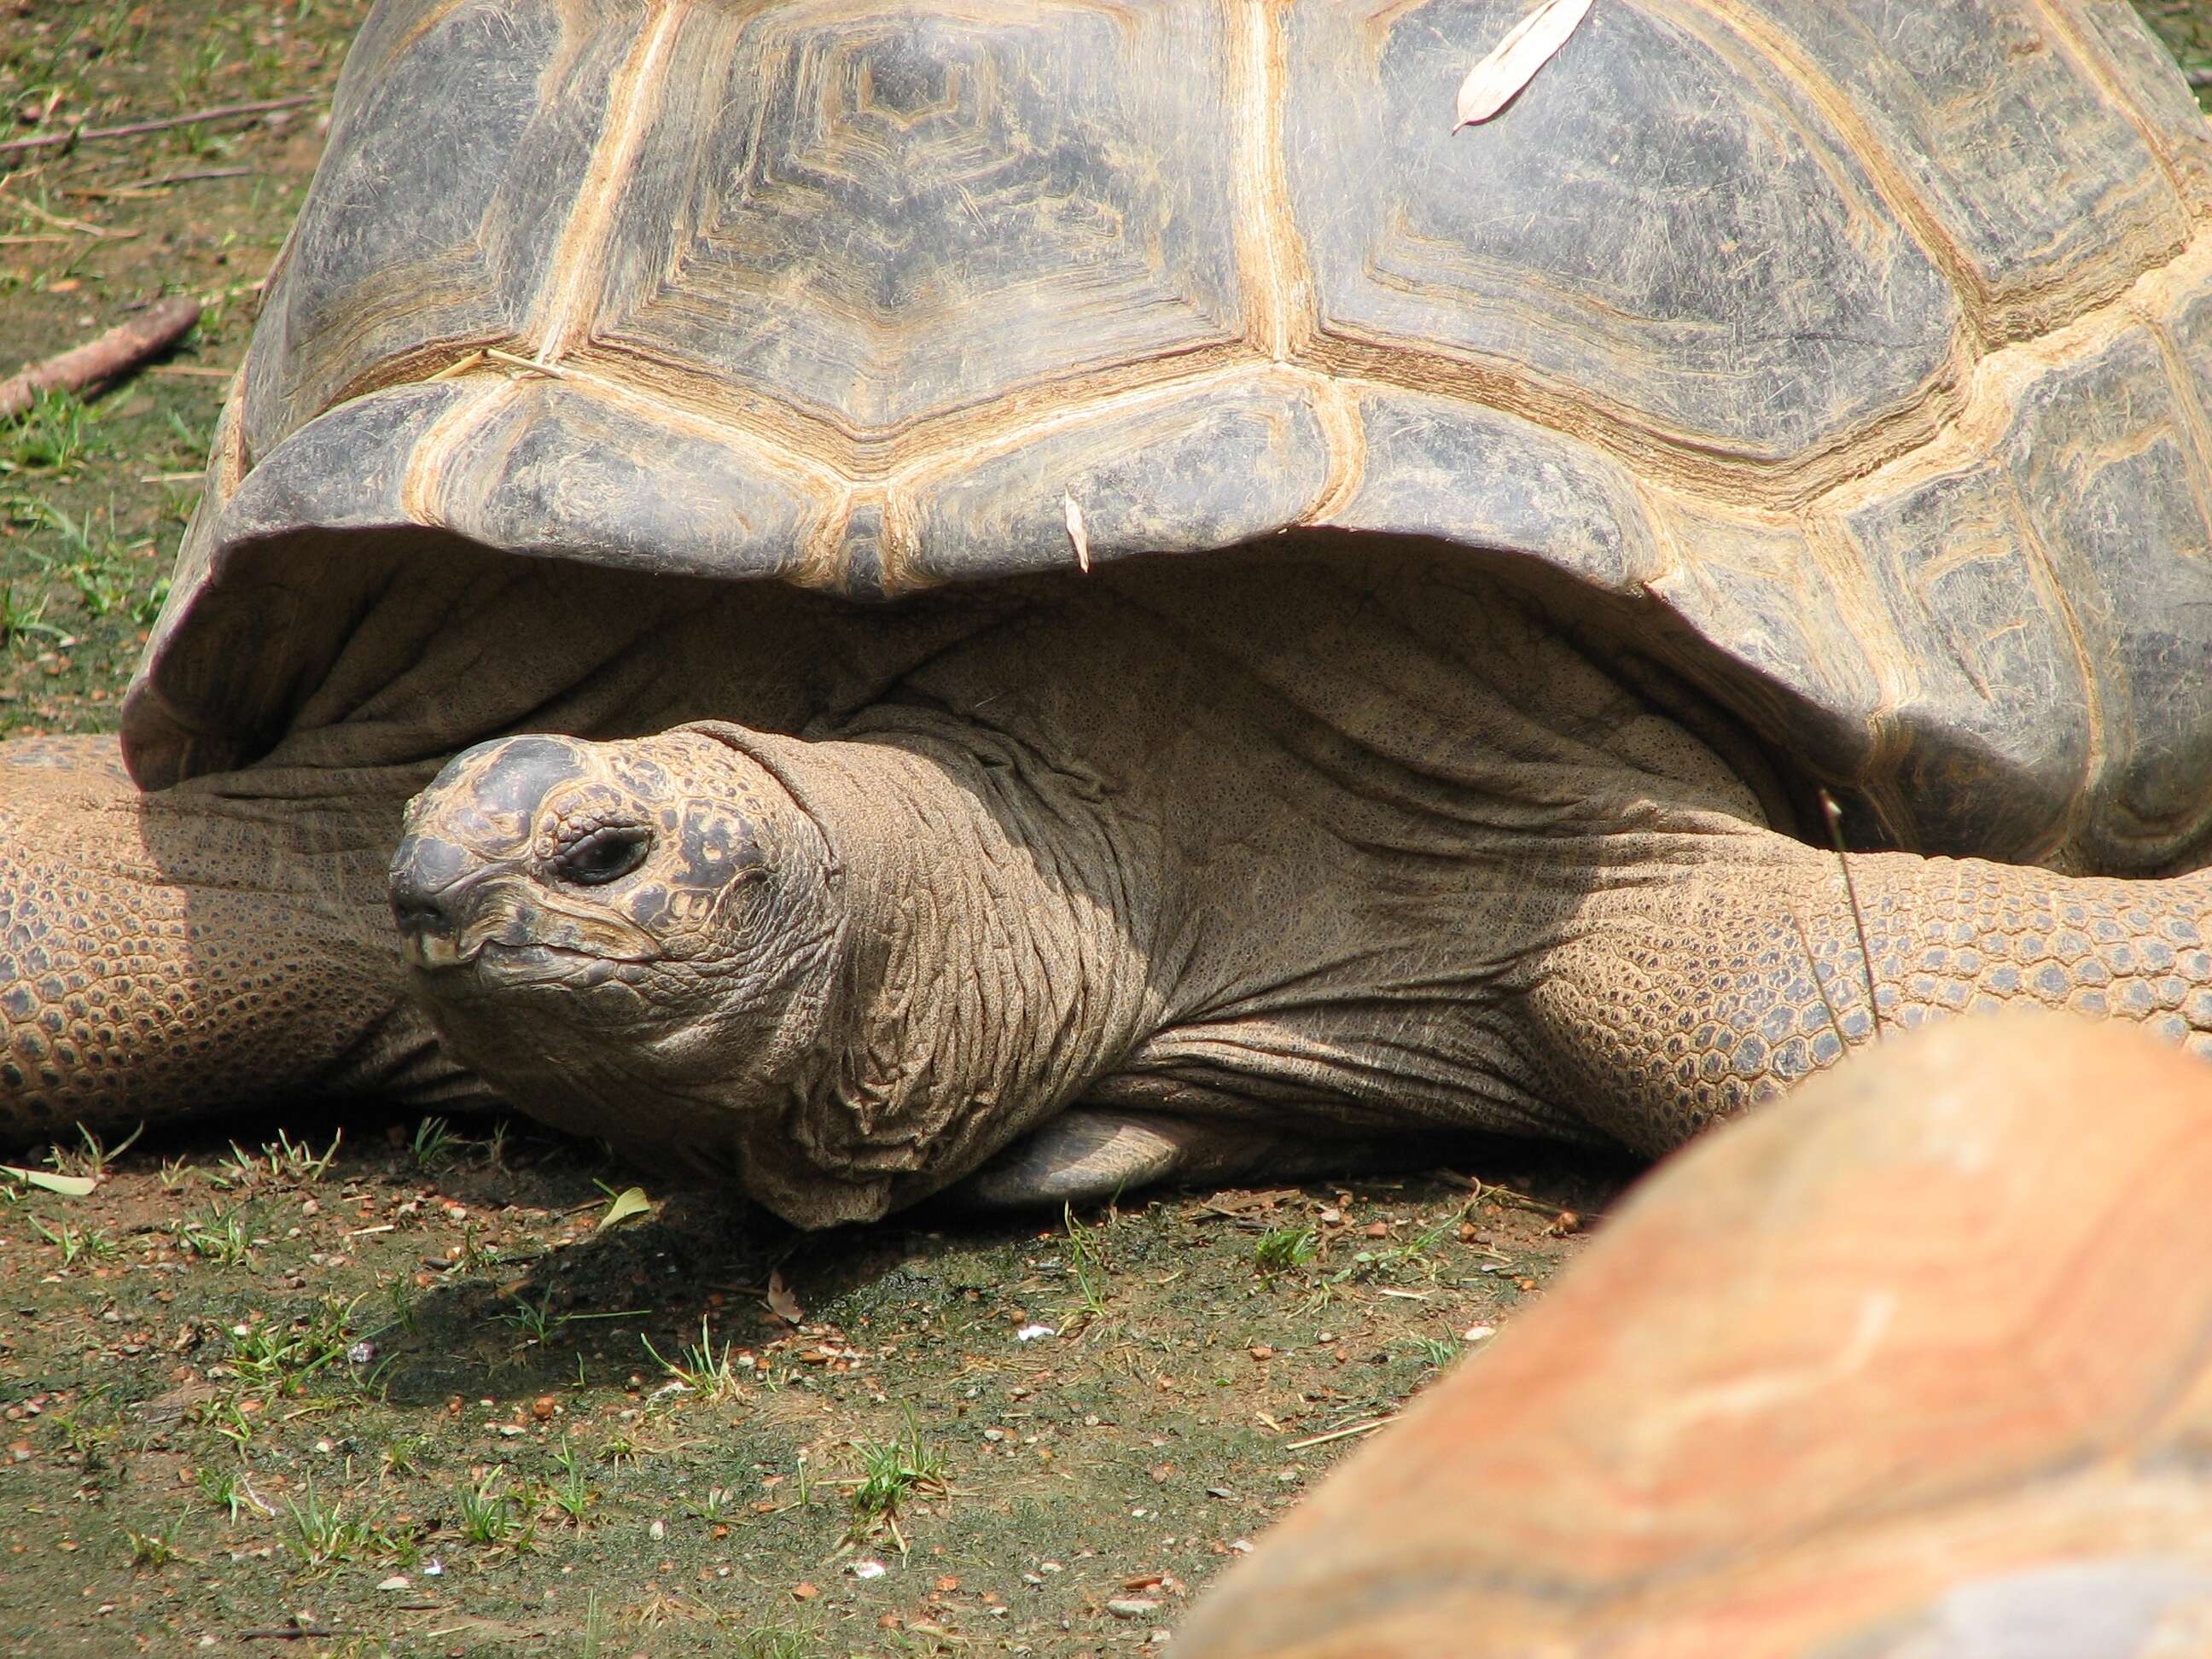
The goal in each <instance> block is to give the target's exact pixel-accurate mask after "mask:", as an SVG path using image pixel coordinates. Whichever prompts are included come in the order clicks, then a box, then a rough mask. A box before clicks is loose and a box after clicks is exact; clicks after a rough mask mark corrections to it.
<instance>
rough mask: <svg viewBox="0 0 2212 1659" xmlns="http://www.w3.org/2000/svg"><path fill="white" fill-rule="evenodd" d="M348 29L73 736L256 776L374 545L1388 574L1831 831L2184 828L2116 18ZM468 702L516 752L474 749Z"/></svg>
mask: <svg viewBox="0 0 2212 1659" xmlns="http://www.w3.org/2000/svg"><path fill="white" fill-rule="evenodd" d="M1525 9H1526V0H1425V3H1407V0H1388V3H1383V0H1364V3H1358V4H1354V3H1346V0H1314V3H1304V4H1285V5H1279V6H1277V5H1261V4H1237V5H1232V4H1230V3H1227V0H1188V3H1168V0H1158V3H1152V0H1147V3H1141V4H1138V3H1129V4H1121V3H1112V0H1065V3H1038V0H963V3H961V4H958V5H952V4H935V5H884V6H873V5H865V4H788V5H765V6H742V7H740V6H730V5H721V4H709V3H696V4H684V3H672V0H671V3H656V4H651V5H635V4H617V3H612V0H562V3H557V4H556V3H552V0H386V3H383V4H382V5H380V6H379V7H378V9H376V11H375V12H374V15H372V17H371V18H370V20H369V21H368V25H367V26H366V27H365V28H364V29H363V31H362V34H361V36H360V38H359V40H358V42H357V43H356V46H355V47H354V50H353V52H352V55H351V57H350V58H349V60H348V63H347V65H346V69H345V72H344V76H343V81H342V82H341V84H340V88H339V91H338V95H337V105H336V109H335V112H334V115H333V120H332V125H331V136H330V144H329V149H328V153H327V155H325V159H324V161H323V163H322V166H321V168H320V170H319V173H317V175H316V178H315V181H314V184H313V189H312V191H310V194H309V197H308V199H307V204H306V206H305V208H304V210H302V212H301V216H300V219H299V222H298V225H297V228H296V229H295V234H294V235H293V237H292V239H291V240H290V241H289V244H288V246H287V247H286V249H285V251H284V252H283V254H282V255H281V256H280V258H279V261H278V267H277V270H276V273H275V274H274V275H273V276H272V278H271V280H270V284H269V286H268V289H267V295H266V300H265V303H264V310H263V313H262V316H261V319H260V324H259V326H258V329H257V331H256V332H255V335H254V337H253V341H252V347H251V349H250V351H249V353H248V356H247V358H246V363H245V365H244V368H243V369H242V372H241V374H240V379H239V381H238V385H237V389H236V392H235V395H234V398H232V400H231V404H230V406H229V408H228V414H227V417H226V419H225V421H224V422H223V423H222V429H221V433H220V437H219V441H218V445H217V450H216V455H215V458H214V460H213V462H212V465H211V470H210V481H209V487H208V489H207V491H206V494H205V496H204V501H203V504H202V507H201V509H200V512H199V513H198V515H197V520H195V523H194V525H193V526H192V529H191V532H190V534H189V535H188V537H187V539H186V543H185V547H184V549H183V550H182V552H181V554H180V556H179V566H178V569H177V573H176V577H175V580H174V582H173V592H172V595H171V598H170V601H169V604H168V607H167V611H166V612H165V614H164V616H163V617H162V618H161V622H160V624H159V626H158V628H157V629H156V631H155V635H154V636H153V638H152V641H151V642H150V645H149V649H148V653H147V656H146V659H145V661H144V663H143V665H142V668H141V671H140V673H139V676H138V678H137V681H136V682H135V684H134V687H133V690H132V692H131V696H130V699H129V701H128V703H127V705H126V710H125V746H126V750H127V752H128V754H129V756H130V759H131V766H132V768H133V770H134V773H135V774H136V775H137V777H138V778H139V779H140V780H141V781H143V782H145V783H148V784H149V785H159V784H163V783H167V782H171V781H175V780H177V779H179V778H181V777H185V776H188V775H193V774H196V773H200V772H204V771H208V770H211V769H220V768H223V767H227V766H231V765H235V764H238V763H242V762H247V761H250V760H252V758H253V757H255V755H257V754H258V753H259V752H262V751H263V750H265V749H266V748H267V747H268V745H269V744H270V742H271V741H273V738H274V737H275V736H276V735H277V734H279V733H281V732H283V731H284V730H285V729H286V728H287V726H288V724H289V722H290V721H292V720H294V719H295V717H296V715H297V714H298V712H299V710H300V708H301V705H302V704H303V702H305V701H306V700H307V698H308V697H309V696H311V695H312V693H313V690H314V688H315V687H316V686H317V685H318V684H319V683H320V682H321V681H322V679H323V678H324V677H325V676H326V675H327V674H328V672H329V671H330V668H331V662H332V660H333V659H334V658H335V656H336V654H337V652H338V651H339V650H340V648H341V647H343V644H344V643H345V641H347V640H348V639H349V637H350V636H352V635H354V634H355V632H356V630H357V629H358V628H359V627H360V623H361V620H362V617H364V616H365V615H367V614H368V612H369V611H371V610H373V608H374V605H375V604H376V602H377V595H378V594H379V592H380V591H381V585H382V584H384V583H386V582H387V581H389V580H391V570H392V567H391V564H390V562H389V560H388V558H386V556H385V555H384V553H383V552H381V551H380V549H381V548H383V547H384V546H385V545H386V544H389V543H390V542H391V540H392V537H393V536H394V534H395V532H419V531H420V530H421V529H423V528H428V529H430V530H434V531H437V532H445V533H448V534H450V535H452V536H454V537H458V538H465V540H466V541H468V542H471V543H474V544H479V545H480V546H482V547H484V548H489V549H492V550H499V551H500V552H502V553H506V554H511V555H514V556H525V557H537V558H550V559H560V560H574V561H581V562H587V563H592V564H596V565H601V566H611V567H616V568H622V569H625V570H634V571H637V572H640V573H653V574H671V573H683V574H691V575H700V574H704V575H707V576H710V577H714V578H725V579H737V578H774V579H776V580H781V581H783V582H787V583H793V584H797V585H799V586H804V587H808V588H814V589H818V590H823V591H824V592H830V593H834V594H840V595H846V596H850V597H854V598H858V599H888V598H896V597H897V596H900V595H904V594H908V593H912V592H917V591H919V590H923V589H928V588H933V587H942V586H945V585H947V584H953V583H962V582H969V581H973V580H981V579H984V578H994V577H1001V576H1006V575H1012V574H1016V573H1024V572H1063V573H1065V574H1066V576H1067V578H1068V579H1069V580H1075V579H1078V577H1079V574H1080V571H1081V570H1082V569H1084V568H1094V567H1097V566H1099V565H1103V564H1104V563H1107V562H1111V561H1115V560H1119V559H1123V558H1127V557H1132V556H1139V555H1150V554H1158V553H1169V554H1173V553H1190V552H1201V551H1206V550H1212V549H1218V548H1223V547H1226V546H1229V545H1231V544H1249V543H1252V542H1254V541H1256V540H1260V539H1262V538H1267V537H1270V536H1272V535H1273V534H1275V533H1277V532H1283V531H1285V530H1289V529H1293V528H1301V529H1317V530H1328V531H1338V532H1364V533H1368V534H1376V533H1382V534H1389V535H1394V536H1400V537H1411V538H1423V539H1425V540H1426V541H1430V542H1433V543H1435V544H1437V546H1438V548H1439V550H1440V551H1442V552H1447V553H1449V551H1451V550H1455V549H1456V550H1463V551H1464V552H1465V553H1466V554H1468V556H1484V557H1486V558H1491V559H1493V560H1497V561H1498V562H1501V563H1502V564H1504V565H1507V566H1510V567H1511V568H1516V569H1519V570H1521V571H1522V572H1523V573H1525V574H1527V575H1528V578H1529V579H1530V580H1532V581H1535V582H1537V583H1539V584H1541V585H1544V591H1545V592H1547V594H1548V595H1550V596H1551V598H1552V599H1553V601H1554V602H1556V603H1557V604H1559V605H1561V606H1562V607H1563V608H1564V609H1565V611H1569V612H1571V613H1572V614H1573V615H1574V616H1575V617H1577V618H1578V619H1579V620H1582V621H1586V622H1589V623H1592V624H1593V625H1595V626H1598V627H1601V628H1603V629H1608V630H1611V632H1612V633H1613V635H1615V636H1616V637H1618V638H1620V639H1621V640H1623V641H1626V642H1628V643H1629V644H1630V645H1632V647H1634V648H1636V649H1638V650H1639V651H1642V652H1644V653H1647V654H1649V655H1650V656H1652V657H1655V658H1656V659H1660V660H1662V661H1663V662H1665V663H1666V664H1668V665H1670V666H1671V667H1673V668H1675V669H1677V670H1679V671H1683V672H1685V673H1686V674H1688V675H1689V676H1690V677H1692V678H1693V679H1694V680H1695V681H1696V682H1697V683H1699V684H1701V685H1702V686H1703V687H1705V689H1706V690H1708V691H1709V692H1711V694H1713V695H1715V696H1717V697H1718V698H1719V699H1720V700H1721V701H1722V702H1723V703H1724V704H1725V705H1727V706H1728V707H1729V708H1733V709H1734V710H1735V712H1736V713H1737V714H1739V715H1740V716H1741V718H1742V719H1743V720H1745V721H1746V722H1747V725H1748V726H1749V727H1750V728H1751V730H1752V731H1753V732H1755V733H1757V734H1758V736H1759V738H1762V739H1763V740H1764V741H1765V743H1766V744H1768V745H1770V746H1771V749H1772V750H1774V751H1775V752H1777V753H1779V754H1782V755H1784V756H1786V757H1789V760H1790V763H1791V764H1792V766H1793V767H1796V768H1800V769H1802V772H1803V774H1804V775H1805V776H1806V777H1808V778H1809V779H1811V780H1814V781H1824V782H1826V783H1828V784H1830V785H1832V786H1834V787H1837V788H1838V789H1839V790H1842V791H1846V792H1848V793H1849V794H1850V798H1851V799H1853V801H1854V802H1855V808H1854V810H1855V811H1856V812H1857V814H1858V815H1859V818H1858V825H1857V827H1858V829H1859V832H1860V835H1861V838H1862V839H1863V840H1864V841H1867V842H1887V843H1889V844H1893V845H1897V846H1901V847H1906V848H1917V849H1920V850H1923V851H1966V850H1971V851H1974V852H1978V853H1981V854H1987V855H1990V856H1992V857H1997V858H2002V859H2008V860H2016V861H2040V862H2044V863H2047V864H2051V865H2053V866H2057V867H2061V868H2095V869H2098V870H2103V871H2108V872H2119V873H2146V872H2159V871H2163V870H2166V869H2169V868H2172V867H2177V866H2180V865H2182V864H2184V863H2185V862H2187V861H2188V860H2189V858H2190V856H2191V854H2192V853H2195V852H2197V851H2198V850H2199V849H2201V848H2203V845H2204V843H2205V842H2206V841H2207V840H2208V838H2212V676H2208V675H2206V674H2205V673H2203V666H2204V665H2205V663H2206V661H2207V659H2208V655H2212V521H2208V513H2212V506H2208V503H2212V462H2209V461H2208V452H2212V412H2208V405H2207V404H2206V401H2205V399H2204V398H2203V396H2202V395H2201V388H2202V387H2203V386H2205V385H2207V384H2208V383H2212V232H2208V231H2207V229H2206V228H2205V216H2206V215H2207V213H2208V211H2212V132H2208V130H2207V128H2206V126H2205V125H2204V123H2203V121H2202V119H2201V118H2199V116H2198V115H2197V111H2196V108H2195V106H2194V104H2193V102H2192V101H2191V98H2190V95H2189V94H2188V92H2187V90H2186V88H2185V86H2184V85H2183V83H2182V81H2181V79H2180V77H2179V76H2178V75H2177V74H2176V73H2175V72H2174V70H2173V69H2172V65H2171V64H2169V63H2167V62H2166V61H2165V60H2164V58H2163V55H2162V53H2161V52H2160V50H2159V48H2158V47H2157V46H2156V45H2155V44H2154V42H2153V41H2152V40H2150V38H2149V37H2148V35H2147V34H2146V33H2144V32H2143V31H2142V27H2141V26H2140V25H2139V24H2138V23H2137V21H2136V20H2135V18H2134V16H2133V15H2132V14H2131V13H2130V9H2129V8H2128V7H2127V6H2126V5H2124V4H2121V3H2118V0H2064V3H2061V0H1954V3H1947V4H1943V5H1935V6H1931V5H1928V4H1925V3H1923V0H1762V3H1759V4H1758V5H1756V6H1752V5H1747V4H1742V3H1735V0H1729V3H1723V0H1607V3H1605V4H1604V5H1601V6H1599V7H1596V8H1595V9H1593V10H1592V11H1591V12H1590V13H1589V15H1588V17H1587V18H1586V19H1585V20H1584V21H1583V25H1582V26H1581V27H1579V28H1578V29H1577V31H1576V32H1575V33H1574V34H1573V35H1572V37H1571V39H1570V40H1568V41H1567V42H1566V44H1565V47H1564V48H1563V49H1562V50H1561V51H1560V52H1559V53H1558V55H1557V57H1556V58H1554V59H1553V61H1552V62H1550V63H1549V64H1547V65H1546V66H1545V67H1544V68H1543V69H1542V70H1541V72H1540V73H1539V74H1538V75H1537V76H1535V78H1534V81H1533V82H1532V83H1531V84H1529V85H1528V87H1527V88H1526V89H1525V90H1524V91H1523V92H1522V94H1521V95H1520V97H1519V98H1518V99H1517V100H1516V101H1515V102H1514V103H1513V104H1512V105H1510V106H1509V107H1508V108H1507V109H1506V110H1505V112H1504V113H1503V114H1502V115H1501V116H1500V117H1498V118H1497V119H1495V120H1493V121H1491V122H1489V123H1488V124H1486V125H1480V126H1476V127H1471V128H1468V129H1467V130H1465V131H1459V132H1454V131H1452V113H1453V100H1454V94H1455V89H1456V87H1457V85H1458V82H1460V80H1461V78H1462V76H1464V75H1465V73H1466V71H1467V70H1468V67H1469V66H1470V65H1471V64H1473V63H1474V61H1475V60H1477V59H1478V58H1480V57H1481V56H1482V54H1483V53H1484V52H1486V50H1487V49H1488V48H1489V47H1491V46H1492V45H1493V44H1494V43H1495V42H1496V41H1497V40H1498V38H1499V37H1500V36H1501V35H1502V34H1503V33H1504V32H1505V31H1506V30H1507V29H1508V28H1509V27H1510V26H1511V25H1512V24H1513V23H1514V22H1515V21H1517V20H1518V18H1519V17H1520V15H1522V13H1523V12H1524V11H1525ZM522 712H523V711H521V710H520V709H518V710H517V711H516V713H517V716H518V717H520V714H521V713H522Z"/></svg>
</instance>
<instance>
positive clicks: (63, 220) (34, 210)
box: [0, 186, 138, 242]
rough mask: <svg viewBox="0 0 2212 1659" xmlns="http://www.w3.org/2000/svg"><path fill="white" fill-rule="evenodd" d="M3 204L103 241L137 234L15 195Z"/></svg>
mask: <svg viewBox="0 0 2212 1659" xmlns="http://www.w3.org/2000/svg"><path fill="white" fill-rule="evenodd" d="M0 188H4V186H0ZM5 205H6V206H7V207H9V208H10V209H11V210H14V211H15V212H17V213H27V214H29V215H30V216H32V217H33V219H37V220H40V221H41V222H44V223H46V224H50V225H52V227H53V228H55V229H56V230H69V231H74V232H76V234H78V235H80V236H97V237H99V238H100V240H103V241H118V242H119V241H122V240H125V239H126V238H128V237H131V236H136V235H137V234H138V233H137V231H135V230H109V229H108V228H106V226H104V225H95V224H94V223H93V222H91V221H90V220H88V219H71V218H70V217H68V216H65V215H64V214H59V213H50V212H48V211H47V210H46V209H45V208H42V207H40V205H39V204H37V203H36V202H26V201H22V200H21V199H19V198H17V197H9V198H8V201H7V203H6V204H5Z"/></svg>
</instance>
